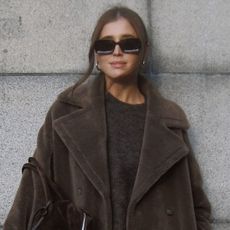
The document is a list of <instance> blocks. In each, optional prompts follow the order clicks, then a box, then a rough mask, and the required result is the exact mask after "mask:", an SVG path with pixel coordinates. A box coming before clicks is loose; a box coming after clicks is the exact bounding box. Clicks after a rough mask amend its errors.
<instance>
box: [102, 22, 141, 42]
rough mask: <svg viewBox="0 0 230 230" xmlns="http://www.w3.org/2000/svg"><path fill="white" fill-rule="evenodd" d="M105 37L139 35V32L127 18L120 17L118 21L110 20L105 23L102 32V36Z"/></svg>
mask: <svg viewBox="0 0 230 230" xmlns="http://www.w3.org/2000/svg"><path fill="white" fill-rule="evenodd" d="M104 37H110V38H121V37H137V33H136V31H135V29H134V28H133V26H132V25H131V24H130V22H129V21H128V20H127V19H125V18H118V19H117V20H116V21H112V22H108V23H106V24H105V25H104V27H103V28H102V30H101V33H100V38H104Z"/></svg>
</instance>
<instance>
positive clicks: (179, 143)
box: [130, 79, 189, 205]
mask: <svg viewBox="0 0 230 230" xmlns="http://www.w3.org/2000/svg"><path fill="white" fill-rule="evenodd" d="M141 87H142V92H143V93H144V94H145V97H146V98H147V112H146V121H145V129H144V136H143V142H142V149H141V154H140V160H139V165H138V171H137V175H136V179H135V183H134V187H133V191H132V195H131V199H130V204H131V205H135V203H137V202H138V201H139V200H140V199H141V198H142V197H143V196H144V194H145V193H146V192H147V191H148V190H149V189H150V187H151V186H153V185H154V184H155V183H156V182H157V181H158V180H159V178H160V177H161V176H162V175H164V174H165V173H166V172H167V171H168V170H169V169H170V168H171V167H172V166H173V165H174V164H175V163H176V162H178V161H179V160H180V159H182V158H183V157H184V156H185V155H187V153H188V151H189V149H188V147H187V146H186V144H185V143H184V142H183V140H182V139H181V138H180V137H179V136H177V135H176V134H175V133H174V132H173V131H171V130H170V129H169V127H171V128H184V129H186V128H188V122H187V119H186V117H185V115H184V114H183V111H182V110H181V109H180V108H179V107H178V106H177V105H175V104H174V103H172V102H169V101H167V102H166V100H165V99H164V98H163V97H162V96H160V94H159V93H158V92H157V91H156V90H154V88H153V86H151V84H150V83H148V82H147V81H146V80H145V79H142V83H141ZM178 111H179V114H178Z"/></svg>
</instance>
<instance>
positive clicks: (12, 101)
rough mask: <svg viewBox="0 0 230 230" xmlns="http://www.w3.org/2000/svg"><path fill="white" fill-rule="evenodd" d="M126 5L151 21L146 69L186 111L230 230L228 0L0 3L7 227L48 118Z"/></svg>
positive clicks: (1, 150) (2, 209)
mask: <svg viewBox="0 0 230 230" xmlns="http://www.w3.org/2000/svg"><path fill="white" fill-rule="evenodd" d="M119 2H122V3H123V5H127V6H129V7H131V8H133V9H134V10H136V11H137V12H138V13H139V14H140V15H141V16H142V18H143V20H144V21H145V23H146V26H147V29H148V33H149V36H150V40H151V47H152V50H151V52H150V60H149V63H148V67H147V71H148V72H149V77H151V78H152V80H153V81H154V82H155V84H156V85H157V86H158V87H159V89H160V91H161V92H162V94H163V95H165V96H166V97H168V98H170V99H172V100H174V101H176V102H177V103H178V104H179V105H181V106H182V108H183V109H184V110H185V112H186V114H187V116H188V119H189V121H190V123H191V128H190V130H189V137H190V139H191V142H192V146H193V149H194V152H195V154H196V157H197V159H198V161H199V163H200V167H201V170H202V174H203V178H204V188H205V190H206V192H207V194H208V197H209V199H210V201H211V204H212V207H213V229H214V230H228V229H230V211H229V210H230V181H229V179H228V177H229V176H228V175H229V174H230V163H229V162H230V154H229V153H230V142H229V133H230V118H229V114H230V103H229V101H230V90H229V89H230V75H229V72H230V63H229V62H230V39H229V37H230V26H229V19H230V18H229V17H230V14H229V10H230V2H229V1H226V0H220V1H214V0H202V1H201V0H196V1H190V0H174V1H171V0H164V1H162V0H154V1H153V0H152V1H149V0H145V1H137V0H131V1H114V0H113V1H109V3H108V1H106V0H104V1H103V0H99V1H96V4H95V1H93V0H84V1H83V0H81V1H74V0H69V1H61V0H40V1H35V0H31V1H27V0H14V1H13V0H0V175H1V176H0V225H2V224H3V222H4V219H5V217H6V215H7V212H8V211H9V208H10V206H11V204H12V202H13V198H14V195H15V192H16V189H17V187H18V184H19V181H20V177H21V167H22V165H23V163H24V162H25V161H26V160H27V158H28V157H29V156H31V155H32V154H33V151H34V148H35V145H36V138H37V132H38V130H39V128H40V126H41V125H42V123H43V121H44V118H45V114H46V112H47V110H48V108H49V106H50V105H51V103H52V102H53V101H54V99H55V98H56V96H57V94H58V93H59V92H61V91H62V90H63V89H65V88H66V87H68V86H69V85H71V84H73V83H74V82H75V81H76V80H77V79H78V77H79V76H81V74H82V73H83V72H84V70H85V68H86V66H87V49H88V47H89V41H90V35H91V32H92V30H93V28H94V25H95V21H96V19H97V18H98V16H99V15H100V13H101V12H102V11H104V10H105V9H107V8H108V7H109V6H111V5H113V4H116V3H119Z"/></svg>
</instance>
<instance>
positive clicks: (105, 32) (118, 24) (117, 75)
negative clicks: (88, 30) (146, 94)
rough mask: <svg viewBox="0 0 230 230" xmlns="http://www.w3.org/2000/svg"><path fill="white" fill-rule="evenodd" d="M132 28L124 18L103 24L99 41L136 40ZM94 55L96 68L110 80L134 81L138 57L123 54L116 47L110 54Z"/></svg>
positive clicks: (135, 34) (136, 55)
mask: <svg viewBox="0 0 230 230" xmlns="http://www.w3.org/2000/svg"><path fill="white" fill-rule="evenodd" d="M137 37H138V36H137V33H136V32H135V30H134V28H133V27H132V26H131V24H130V23H129V22H128V20H126V19H125V18H119V19H118V20H116V21H113V22H110V23H107V24H105V26H104V27H103V29H102V31H101V34H100V37H99V39H110V40H113V41H115V42H119V41H120V40H122V39H125V38H137ZM95 55H96V61H97V63H98V67H99V68H100V69H101V71H102V72H103V73H104V74H105V77H106V78H109V79H110V80H122V79H123V80H124V78H126V79H135V77H136V76H137V72H138V69H139V63H140V61H139V59H140V58H139V55H138V53H136V54H133V53H132V54H128V53H123V52H122V50H121V48H120V46H119V45H116V46H115V49H114V51H113V53H112V54H106V55H98V54H95Z"/></svg>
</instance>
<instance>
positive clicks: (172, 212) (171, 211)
mask: <svg viewBox="0 0 230 230" xmlns="http://www.w3.org/2000/svg"><path fill="white" fill-rule="evenodd" d="M166 214H167V215H168V216H173V215H174V210H172V209H170V208H167V209H166Z"/></svg>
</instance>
